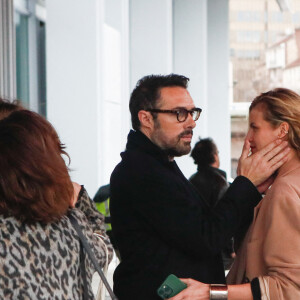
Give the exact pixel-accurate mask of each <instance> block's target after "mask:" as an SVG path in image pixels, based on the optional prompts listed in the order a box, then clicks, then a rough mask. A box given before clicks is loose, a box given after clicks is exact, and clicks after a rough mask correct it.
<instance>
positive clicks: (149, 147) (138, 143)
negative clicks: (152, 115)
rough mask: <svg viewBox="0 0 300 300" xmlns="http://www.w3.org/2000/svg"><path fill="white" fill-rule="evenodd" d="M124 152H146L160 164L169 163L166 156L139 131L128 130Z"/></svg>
mask: <svg viewBox="0 0 300 300" xmlns="http://www.w3.org/2000/svg"><path fill="white" fill-rule="evenodd" d="M126 150H127V151H128V150H129V151H130V150H138V151H142V152H146V153H148V154H150V155H151V156H154V157H155V158H157V159H158V160H160V161H162V162H165V163H171V162H170V161H169V159H168V155H167V154H166V153H165V152H164V151H163V150H162V149H161V148H159V147H158V146H157V145H155V144H154V143H152V142H151V140H150V139H149V138H148V137H147V136H145V135H144V134H143V133H142V132H141V131H139V130H137V131H134V130H130V132H129V134H128V137H127V144H126Z"/></svg>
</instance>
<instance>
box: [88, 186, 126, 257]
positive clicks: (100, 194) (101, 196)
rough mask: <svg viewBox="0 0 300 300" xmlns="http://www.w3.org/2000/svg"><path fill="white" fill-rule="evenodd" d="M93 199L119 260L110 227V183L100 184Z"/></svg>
mask: <svg viewBox="0 0 300 300" xmlns="http://www.w3.org/2000/svg"><path fill="white" fill-rule="evenodd" d="M93 201H94V202H95V205H96V207H97V209H98V211H99V212H100V213H101V214H102V215H103V216H104V222H105V228H106V233H107V235H108V236H109V239H110V241H111V243H112V245H113V247H114V250H115V253H116V255H117V257H118V259H119V260H120V259H121V258H120V253H119V250H118V248H117V245H116V243H115V240H114V236H113V232H112V228H111V217H110V210H109V202H110V184H106V185H102V186H100V188H99V189H98V191H97V193H96V194H95V196H94V198H93Z"/></svg>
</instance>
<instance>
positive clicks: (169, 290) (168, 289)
mask: <svg viewBox="0 0 300 300" xmlns="http://www.w3.org/2000/svg"><path fill="white" fill-rule="evenodd" d="M185 288H187V285H186V284H185V283H184V282H182V281H181V280H180V279H179V278H178V277H176V276H175V275H173V274H170V275H169V276H168V277H167V278H166V280H165V281H164V282H163V283H162V285H161V286H160V287H159V288H158V290H157V294H158V296H160V297H161V298H162V299H167V298H171V297H173V296H175V295H177V294H178V293H179V292H181V291H182V290H184V289H185Z"/></svg>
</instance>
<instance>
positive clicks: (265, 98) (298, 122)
mask: <svg viewBox="0 0 300 300" xmlns="http://www.w3.org/2000/svg"><path fill="white" fill-rule="evenodd" d="M257 105H263V106H264V108H265V109H264V119H265V120H266V121H267V122H269V123H270V124H271V125H272V126H273V127H274V128H277V127H278V126H279V125H280V124H281V123H283V122H286V123H288V124H289V127H290V128H289V131H288V142H289V144H290V146H291V147H292V148H294V149H295V150H296V151H297V154H298V157H299V158H300V96H299V95H298V94H297V93H295V92H294V91H292V90H289V89H286V88H276V89H274V90H271V91H268V92H266V93H262V94H260V95H259V96H257V97H256V98H255V99H254V100H253V101H252V103H251V105H250V108H249V112H250V111H251V110H252V109H253V108H254V107H256V106H257Z"/></svg>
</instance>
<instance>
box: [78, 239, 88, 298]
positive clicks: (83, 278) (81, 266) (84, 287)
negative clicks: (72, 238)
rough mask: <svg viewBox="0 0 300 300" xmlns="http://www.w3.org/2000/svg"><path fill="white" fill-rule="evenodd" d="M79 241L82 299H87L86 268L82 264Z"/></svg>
mask: <svg viewBox="0 0 300 300" xmlns="http://www.w3.org/2000/svg"><path fill="white" fill-rule="evenodd" d="M79 243H80V271H81V274H82V281H83V300H89V295H88V285H87V280H86V270H85V265H84V253H83V245H82V242H81V241H79Z"/></svg>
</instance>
